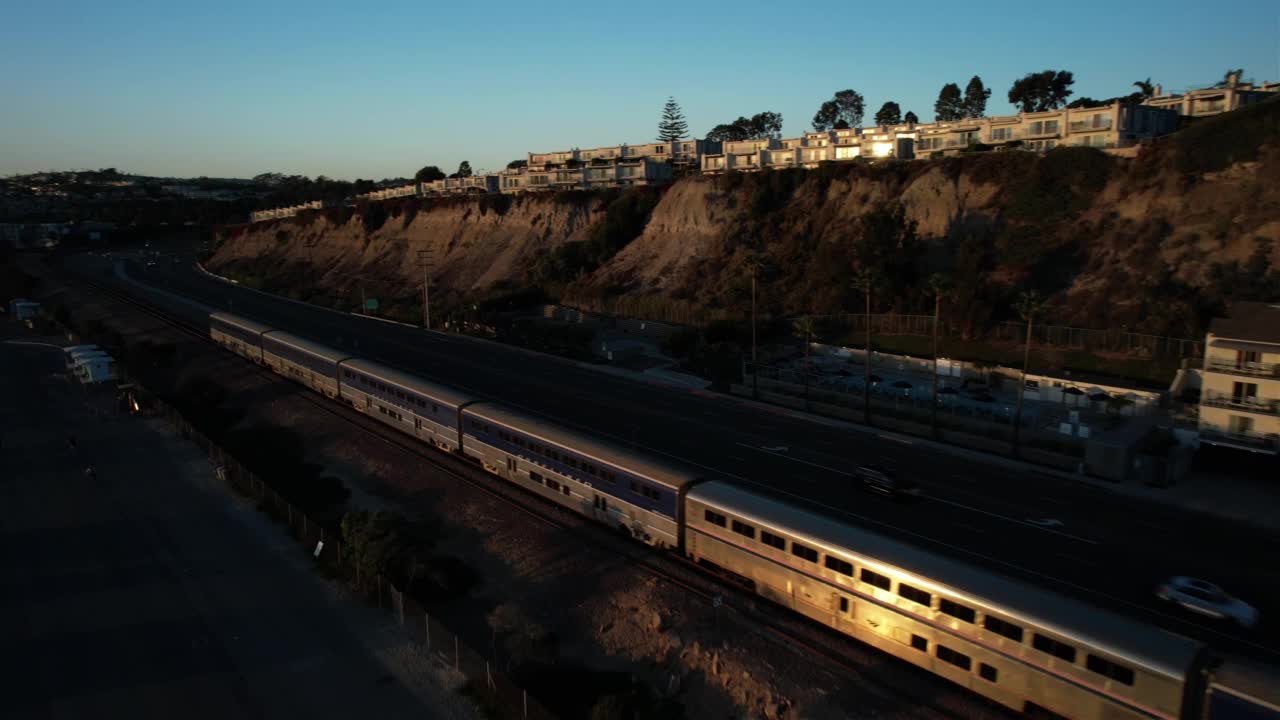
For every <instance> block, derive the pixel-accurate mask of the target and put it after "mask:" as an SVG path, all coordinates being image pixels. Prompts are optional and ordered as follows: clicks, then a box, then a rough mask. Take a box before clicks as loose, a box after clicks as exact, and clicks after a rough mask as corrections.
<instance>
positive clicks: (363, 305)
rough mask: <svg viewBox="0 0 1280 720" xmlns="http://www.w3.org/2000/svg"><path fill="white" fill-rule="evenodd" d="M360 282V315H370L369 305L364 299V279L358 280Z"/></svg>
mask: <svg viewBox="0 0 1280 720" xmlns="http://www.w3.org/2000/svg"><path fill="white" fill-rule="evenodd" d="M357 279H358V280H359V281H360V314H361V315H368V314H369V303H368V301H367V300H365V299H364V278H357Z"/></svg>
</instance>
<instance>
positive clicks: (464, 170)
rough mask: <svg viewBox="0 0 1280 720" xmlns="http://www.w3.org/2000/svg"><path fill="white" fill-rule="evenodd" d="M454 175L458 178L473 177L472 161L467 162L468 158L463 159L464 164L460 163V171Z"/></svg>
mask: <svg viewBox="0 0 1280 720" xmlns="http://www.w3.org/2000/svg"><path fill="white" fill-rule="evenodd" d="M453 177H456V178H469V177H471V163H470V162H467V161H466V160H463V161H462V164H460V165H458V172H456V173H454V174H453Z"/></svg>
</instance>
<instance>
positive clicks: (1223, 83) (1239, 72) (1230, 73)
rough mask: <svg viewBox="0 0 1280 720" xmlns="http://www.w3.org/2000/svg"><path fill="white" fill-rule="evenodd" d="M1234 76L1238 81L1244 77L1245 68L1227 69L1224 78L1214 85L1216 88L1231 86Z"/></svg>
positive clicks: (1223, 74)
mask: <svg viewBox="0 0 1280 720" xmlns="http://www.w3.org/2000/svg"><path fill="white" fill-rule="evenodd" d="M1233 77H1234V79H1235V80H1236V81H1237V82H1238V81H1239V80H1240V78H1242V77H1244V68H1236V69H1235V70H1227V71H1226V72H1224V73H1222V80H1220V81H1218V83H1217V84H1216V85H1214V87H1216V88H1226V87H1231V81H1232V79H1233Z"/></svg>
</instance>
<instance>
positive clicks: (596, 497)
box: [588, 485, 609, 522]
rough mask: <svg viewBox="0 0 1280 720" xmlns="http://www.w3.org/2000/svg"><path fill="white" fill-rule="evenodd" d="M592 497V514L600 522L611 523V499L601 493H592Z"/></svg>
mask: <svg viewBox="0 0 1280 720" xmlns="http://www.w3.org/2000/svg"><path fill="white" fill-rule="evenodd" d="M588 487H590V486H589V485H588ZM592 495H593V498H592V501H591V514H592V515H594V516H595V519H596V520H599V521H600V522H609V498H608V497H606V496H604V495H601V494H599V493H592Z"/></svg>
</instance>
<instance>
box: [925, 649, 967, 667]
mask: <svg viewBox="0 0 1280 720" xmlns="http://www.w3.org/2000/svg"><path fill="white" fill-rule="evenodd" d="M934 647H936V648H937V650H936V651H935V654H936V655H937V656H938V659H939V660H941V661H943V662H947V663H951V664H952V665H955V666H956V667H958V668H963V669H965V670H968V669H969V668H971V667H973V661H972V660H970V659H969V656H968V655H965V654H964V653H960V652H956V651H955V650H952V649H951V648H949V647H947V646H946V645H936V646H934Z"/></svg>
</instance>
